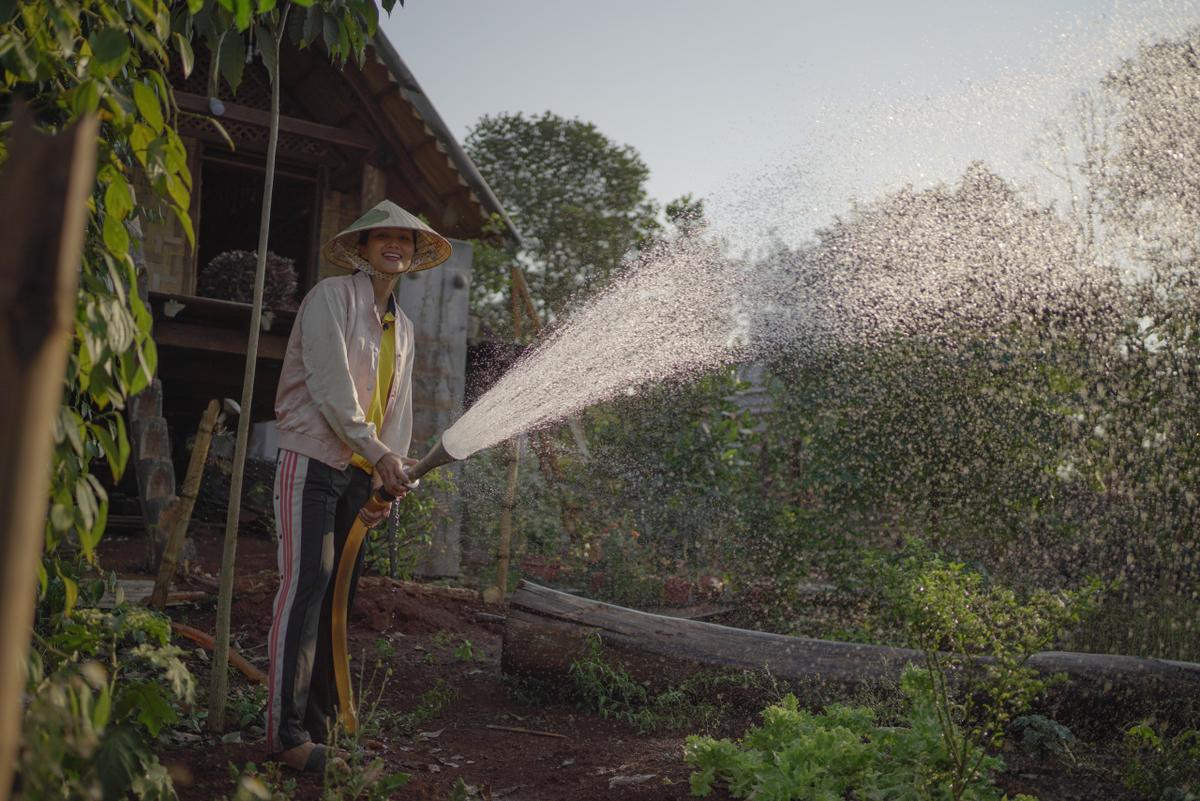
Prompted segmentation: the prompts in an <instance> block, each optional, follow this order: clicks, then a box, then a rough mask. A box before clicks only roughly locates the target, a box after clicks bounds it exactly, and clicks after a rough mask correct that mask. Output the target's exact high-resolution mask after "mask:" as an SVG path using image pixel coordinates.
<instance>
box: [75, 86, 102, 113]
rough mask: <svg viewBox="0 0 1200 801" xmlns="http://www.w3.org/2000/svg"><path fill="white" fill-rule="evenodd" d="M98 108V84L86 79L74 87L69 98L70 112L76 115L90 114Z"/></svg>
mask: <svg viewBox="0 0 1200 801" xmlns="http://www.w3.org/2000/svg"><path fill="white" fill-rule="evenodd" d="M99 107H100V84H99V82H97V81H95V80H92V79H88V80H86V81H84V82H83V83H81V84H79V86H77V87H75V91H74V96H73V97H72V98H71V110H72V111H74V112H75V113H76V114H90V113H91V112H93V111H95V110H96V109H98V108H99Z"/></svg>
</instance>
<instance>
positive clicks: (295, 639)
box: [267, 200, 450, 772]
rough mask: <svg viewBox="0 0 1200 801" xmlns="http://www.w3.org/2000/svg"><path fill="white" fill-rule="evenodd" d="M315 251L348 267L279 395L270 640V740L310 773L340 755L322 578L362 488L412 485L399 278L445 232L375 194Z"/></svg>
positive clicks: (300, 330) (408, 356)
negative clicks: (275, 581)
mask: <svg viewBox="0 0 1200 801" xmlns="http://www.w3.org/2000/svg"><path fill="white" fill-rule="evenodd" d="M322 252H323V254H324V256H325V258H326V259H328V260H329V261H330V262H331V263H332V264H335V265H337V266H338V267H340V268H342V269H344V270H347V274H346V275H344V276H336V277H333V278H327V279H325V280H323V281H320V282H319V283H318V284H317V285H316V286H315V287H313V289H312V291H311V292H309V293H308V295H307V296H306V297H305V298H304V301H303V303H301V305H300V310H299V311H298V312H297V315H296V323H295V325H294V326H293V328H292V335H291V338H290V339H289V340H288V347H287V352H286V354H285V356H284V360H283V370H282V373H281V375H280V379H279V390H278V393H277V394H276V396H275V415H276V426H277V428H278V431H279V461H278V465H277V469H276V475H275V518H276V522H277V530H278V532H279V556H278V564H279V576H280V582H279V592H278V593H277V594H276V596H275V603H274V606H273V614H272V618H271V633H270V638H269V640H268V642H267V650H268V656H269V658H270V673H269V675H268V681H267V695H268V700H267V743H268V748H269V749H270V751H271V752H272V755H273V758H275V759H278V760H279V761H281V762H283V763H285V764H287V765H289V766H290V767H292V768H294V769H296V770H302V771H318V772H320V771H324V769H325V765H326V762H327V761H328V760H329V759H330V757H331V756H336V755H331V754H330V749H329V748H328V747H327V746H326V745H325V742H326V740H327V738H328V736H329V733H330V731H331V730H332V728H333V726H334V725H335V723H336V721H337V690H336V685H335V683H334V676H333V653H332V645H331V639H332V638H331V625H332V624H331V620H332V596H333V586H332V584H333V582H332V581H331V580H330V577H331V576H333V575H334V574H335V571H336V570H337V562H338V559H339V558H340V556H341V551H342V546H343V545H344V544H345V541H346V536H347V534H348V533H349V531H350V527H351V526H352V525H353V523H354V518H355V516H356V515H357V514H358V512H359V510H360V509H361V508H362V506H363V504H364V503H365V502H366V500H367V498H368V496H369V495H370V493H371V490H372V486H373V485H374V486H382V487H384V488H385V489H387V490H388V492H390V493H392V494H393V495H395V496H396V497H397V498H401V497H403V496H404V494H405V493H406V492H407V491H408V489H409V488H410V487H409V484H408V479H407V477H406V476H405V473H404V467H405V465H406V464H409V465H411V464H412V460H410V459H408V458H407V453H408V448H409V443H410V440H411V438H412V364H413V330H412V323H411V322H409V320H408V318H407V317H405V316H404V313H403V312H402V311H401V310H400V308H399V307H398V306H397V304H396V299H395V288H396V283H397V282H398V281H399V279H400V276H401V275H403V274H404V273H408V272H414V271H416V270H427V269H429V268H430V267H436V266H437V265H439V264H441V263H442V262H444V261H445V260H446V259H448V258H449V257H450V243H449V242H447V241H446V239H445V238H443V237H442V236H440V235H439V234H437V233H435V232H434V231H432V230H431V229H430V228H429V226H427V225H425V223H423V222H421V221H420V220H419V219H417V218H416V217H414V216H413V215H411V214H409V213H408V212H406V211H404V209H402V208H400V207H399V206H397V205H396V204H395V203H392V202H391V201H387V200H385V201H383V202H382V203H380V204H379V205H377V206H375V207H374V208H373V209H371V210H370V211H368V212H366V213H365V214H364V215H363V216H362V217H360V218H359V219H358V220H356V221H355V222H354V223H353V224H352V225H351V226H350V227H349V228H347V229H346V230H345V231H342V232H341V233H340V234H338V235H337V236H335V237H334V238H333V239H332V240H330V241H329V242H328V243H327V244H326V245H325V247H324V249H323V251H322ZM379 519H382V516H380V518H378V519H375V520H370V521H368V522H370V523H372V524H374V523H377V522H378V520H379ZM361 562H362V555H361V553H360V554H359V561H358V563H357V564H355V566H354V573H353V579H352V581H351V587H350V601H351V604H353V599H354V586H355V585H356V584H357V582H358V574H359V570H360V568H361Z"/></svg>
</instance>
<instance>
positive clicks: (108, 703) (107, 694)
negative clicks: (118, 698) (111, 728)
mask: <svg viewBox="0 0 1200 801" xmlns="http://www.w3.org/2000/svg"><path fill="white" fill-rule="evenodd" d="M111 714H112V690H111V689H110V687H109V685H107V684H106V685H104V687H103V688H102V689H101V690H100V697H99V698H97V699H96V706H95V707H93V708H92V726H93V727H94V728H95V729H97V730H99V731H103V730H104V727H105V726H107V725H108V718H109V716H110V715H111Z"/></svg>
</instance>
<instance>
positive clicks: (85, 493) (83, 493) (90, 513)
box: [75, 481, 99, 529]
mask: <svg viewBox="0 0 1200 801" xmlns="http://www.w3.org/2000/svg"><path fill="white" fill-rule="evenodd" d="M75 511H76V512H78V513H79V517H80V518H81V519H82V521H83V525H84V527H85V528H88V529H90V528H91V527H92V526H94V525H95V524H96V514H97V512H98V511H99V509H98V508H97V505H96V496H95V495H93V494H92V488H91V486H89V485H88V483H87V482H86V481H76V482H75Z"/></svg>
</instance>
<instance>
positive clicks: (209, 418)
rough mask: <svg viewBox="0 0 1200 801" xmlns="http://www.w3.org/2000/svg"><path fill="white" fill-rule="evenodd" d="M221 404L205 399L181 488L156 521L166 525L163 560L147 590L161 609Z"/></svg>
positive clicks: (190, 517)
mask: <svg viewBox="0 0 1200 801" xmlns="http://www.w3.org/2000/svg"><path fill="white" fill-rule="evenodd" d="M220 411H221V404H220V403H218V402H217V401H215V400H212V401H209V402H208V408H207V409H205V410H204V414H203V415H201V416H200V427H199V428H198V429H197V430H196V441H195V442H194V443H193V445H192V458H191V460H190V461H189V462H188V469H187V476H186V477H185V478H184V479H183V490H182V491H181V492H180V493H179V497H178V498H176V499H175V500H174V501H172V502H171V505H170V506H168V507H167V509H166V511H164V512H163V514H162V516H161V517H160V518H159V525H160V526H165V527H166V528H167V544H166V546H165V547H164V548H163V555H162V560H161V561H160V562H159V565H158V577H157V578H156V579H155V580H154V592H152V593H151V594H150V606H151V607H152V608H154V609H162V608H163V607H164V606H166V603H167V592H168V591H169V590H170V588H171V582H172V581H173V580H174V579H175V565H176V563H178V561H179V552H180V551H181V550H183V541H184V540H185V539H186V538H187V529H188V523H190V522H191V520H192V508H193V507H194V506H195V505H196V495H197V494H198V493H199V492H200V479H201V478H202V477H203V476H204V462H205V460H206V459H208V446H209V443H211V442H212V433H213V426H215V425H216V423H217V414H218V413H219V412H220Z"/></svg>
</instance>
